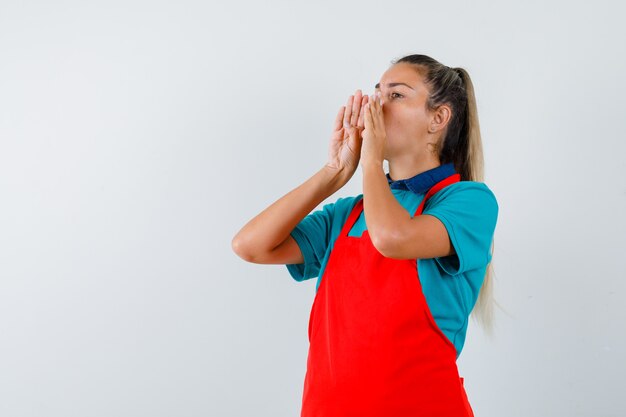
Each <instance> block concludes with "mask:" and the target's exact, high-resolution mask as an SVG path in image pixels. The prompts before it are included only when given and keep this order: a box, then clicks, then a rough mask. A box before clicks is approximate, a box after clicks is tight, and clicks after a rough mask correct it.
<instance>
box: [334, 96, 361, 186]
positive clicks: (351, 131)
mask: <svg viewBox="0 0 626 417" xmlns="http://www.w3.org/2000/svg"><path fill="white" fill-rule="evenodd" d="M367 101H368V96H363V94H362V93H361V90H356V93H355V94H354V95H351V96H350V98H349V99H348V103H347V104H346V105H345V106H341V108H340V109H339V112H338V113H337V117H336V118H335V123H334V125H333V134H332V136H331V139H330V145H329V147H328V162H327V163H326V166H327V167H328V168H331V169H334V170H338V171H342V172H344V173H345V175H346V176H347V177H348V178H350V177H351V176H352V174H354V171H356V168H357V166H358V165H359V158H360V155H361V142H362V138H361V132H362V131H363V129H364V128H365V121H364V118H363V116H364V109H365V104H366V103H367Z"/></svg>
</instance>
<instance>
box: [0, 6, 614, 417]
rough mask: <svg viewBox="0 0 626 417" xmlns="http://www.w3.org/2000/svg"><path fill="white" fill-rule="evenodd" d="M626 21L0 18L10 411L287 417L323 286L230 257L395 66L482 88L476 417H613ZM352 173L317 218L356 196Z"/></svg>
mask: <svg viewBox="0 0 626 417" xmlns="http://www.w3.org/2000/svg"><path fill="white" fill-rule="evenodd" d="M623 16H624V10H622V6H618V2H612V3H611V2H607V1H596V2H594V3H593V4H592V3H591V2H582V1H552V2H546V1H541V2H540V1H524V2H521V1H516V2H509V3H508V4H506V3H504V2H490V1H475V2H465V1H448V2H445V3H442V2H415V1H412V2H408V1H407V2H393V1H391V2H386V3H383V2H379V1H376V2H373V1H346V2H337V1H333V2H324V1H317V2H307V3H304V2H294V1H286V0H285V1H273V2H256V1H248V2H232V3H226V2H219V3H218V2H215V3H211V2H206V1H205V2H201V1H196V2H193V1H176V2H164V1H143V2H141V1H129V0H125V1H106V2H105V1H98V2H95V1H56V2H50V1H39V2H21V1H7V0H4V1H2V2H0V415H1V416H3V417H18V416H19V417H21V416H32V417H42V416H45V417H48V416H50V417H52V416H54V417H56V416H59V417H61V416H62V417H70V416H80V417H88V416H89V417H91V416H149V417H157V416H219V417H222V416H223V417H230V416H242V417H245V416H252V415H254V416H259V417H260V416H296V415H299V411H300V403H301V396H302V384H303V380H304V372H305V365H306V355H307V349H308V340H307V320H308V316H309V311H310V307H311V303H312V301H313V297H314V293H315V279H312V280H309V281H305V282H302V283H297V282H296V281H294V280H292V278H291V277H290V276H289V274H288V272H287V269H286V268H285V267H284V266H281V265H256V264H249V263H246V262H245V261H243V260H241V259H239V258H238V257H237V256H236V255H235V254H234V253H233V252H232V250H231V246H230V243H231V239H232V237H233V236H234V234H235V233H236V232H237V231H238V230H239V228H240V227H242V226H243V225H244V224H245V222H247V221H248V220H249V219H250V218H252V217H253V216H254V215H256V214H257V213H258V212H260V211H261V210H262V209H264V208H265V207H267V206H268V205H269V204H270V203H272V202H273V201H275V200H276V199H278V198H279V197H281V196H282V195H284V194H286V193H287V192H288V191H290V190H291V189H293V188H295V187H296V186H298V185H299V184H301V183H302V182H303V181H305V180H306V179H307V178H309V177H310V176H311V175H313V174H314V173H315V172H316V171H317V170H318V169H319V168H320V167H321V166H322V164H323V163H324V162H325V158H326V153H327V145H328V140H329V138H330V132H331V128H332V123H333V120H334V116H335V114H336V112H337V110H338V109H339V107H340V106H341V105H343V104H344V103H345V102H346V100H347V98H348V96H349V95H350V94H352V93H353V92H354V91H355V90H356V89H357V88H361V89H363V91H364V92H365V93H366V94H371V93H372V92H373V86H374V84H375V83H376V82H378V81H379V80H380V77H381V75H382V73H383V72H384V71H385V70H386V69H387V68H388V66H389V64H390V62H391V60H392V59H397V58H400V57H401V56H403V55H407V54H412V53H422V54H427V55H430V56H432V57H434V58H435V59H438V60H440V61H441V62H443V63H444V64H446V65H448V66H462V67H463V68H465V69H467V70H468V72H469V73H470V75H471V77H472V80H473V82H474V85H475V88H476V94H477V100H478V108H479V117H480V124H481V131H482V135H483V143H484V149H485V161H486V170H485V173H486V177H485V182H486V183H487V184H488V186H489V187H490V188H491V189H492V190H493V191H494V193H495V195H496V197H497V199H498V203H499V207H500V212H499V218H498V224H497V227H496V235H495V252H494V258H493V264H494V268H495V281H494V284H495V291H496V300H497V301H498V302H499V303H500V304H501V305H502V306H503V308H504V309H505V310H506V311H503V310H497V322H496V325H497V327H496V334H495V337H494V338H493V339H490V338H488V337H487V336H486V335H485V334H484V333H483V332H482V330H481V329H480V327H478V326H477V325H476V324H475V323H474V322H471V323H470V326H469V329H468V335H467V341H466V344H465V347H464V349H463V352H462V354H461V357H460V358H459V362H458V365H459V370H460V374H461V376H464V377H465V378H466V390H467V393H468V396H469V399H470V402H471V404H472V406H473V408H474V411H475V414H476V417H499V416H508V417H517V416H520V417H521V416H523V417H528V416H533V417H539V416H549V417H560V416H563V417H577V416H589V417H608V416H623V415H624V414H625V413H626V406H625V405H624V401H623V393H624V387H625V385H624V372H625V371H626V361H625V360H624V353H625V349H624V348H625V347H626V346H625V345H626V334H625V332H624V322H625V320H626V308H625V307H624V301H625V289H626V284H625V280H626V272H625V270H624V256H625V254H626V252H625V249H626V220H625V219H624V214H625V213H626V179H625V178H626V176H625V174H624V171H625V168H626V165H625V164H624V154H625V151H626V145H625V142H626V137H625V134H624V131H625V128H626V117H625V116H624V114H625V111H626V108H625V106H624V97H625V95H626V88H625V82H624V80H625V74H626V60H625V58H624V53H623V40H624V39H625V38H626V33H625V30H624V29H623V25H622V23H623V19H622V18H623ZM361 179H362V177H361V174H360V169H359V170H358V171H357V174H356V175H355V177H353V179H352V180H351V181H350V183H348V185H346V186H345V187H344V188H343V189H341V190H340V191H338V192H337V193H336V194H335V195H333V196H331V198H329V199H328V200H327V201H326V202H330V201H334V200H335V199H336V198H338V197H340V196H347V195H354V194H358V193H360V192H361V190H362V188H361V186H362V184H361Z"/></svg>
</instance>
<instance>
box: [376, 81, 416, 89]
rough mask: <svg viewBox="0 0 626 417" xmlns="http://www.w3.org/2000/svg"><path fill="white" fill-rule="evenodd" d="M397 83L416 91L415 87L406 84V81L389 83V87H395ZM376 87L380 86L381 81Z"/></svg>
mask: <svg viewBox="0 0 626 417" xmlns="http://www.w3.org/2000/svg"><path fill="white" fill-rule="evenodd" d="M396 85H406V86H407V87H409V88H410V89H411V90H413V91H415V89H414V88H413V87H411V86H410V85H408V84H406V83H388V84H387V87H389V88H391V87H395V86H396ZM374 88H380V83H377V84H376V85H375V86H374Z"/></svg>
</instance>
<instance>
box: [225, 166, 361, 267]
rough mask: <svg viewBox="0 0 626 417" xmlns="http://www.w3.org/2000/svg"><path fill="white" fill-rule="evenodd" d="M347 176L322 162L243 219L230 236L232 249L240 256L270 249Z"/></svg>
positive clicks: (348, 176) (246, 256) (343, 183)
mask: <svg viewBox="0 0 626 417" xmlns="http://www.w3.org/2000/svg"><path fill="white" fill-rule="evenodd" d="M350 176H351V175H349V174H347V173H345V172H344V171H340V170H334V169H332V168H328V167H326V166H324V167H323V168H321V169H320V170H319V171H317V173H315V174H314V175H313V176H311V177H310V178H309V179H308V180H306V181H305V182H304V183H302V184H301V185H300V186H298V187H297V188H295V189H293V190H291V191H290V192H289V193H287V194H285V195H284V196H283V197H281V198H280V199H278V200H277V201H275V202H274V203H272V204H271V205H270V206H269V207H267V208H266V209H265V210H263V211H262V212H261V213H259V214H258V215H257V216H256V217H254V218H253V219H252V220H250V221H249V222H248V223H246V225H245V226H243V228H241V230H240V231H239V232H238V233H237V234H236V235H235V237H234V238H233V240H232V247H233V250H234V251H235V252H236V253H237V254H238V255H239V256H241V257H243V258H257V257H262V255H263V254H265V253H269V252H271V251H272V250H273V249H274V248H276V247H277V246H278V245H280V244H281V243H282V242H283V241H284V240H285V239H286V238H287V237H288V236H289V234H290V233H291V231H292V230H293V229H294V228H295V227H296V225H297V224H298V223H299V222H300V221H301V220H302V219H303V218H304V217H305V216H306V215H308V214H309V213H310V212H311V211H312V210H313V209H314V208H315V207H317V205H318V204H320V203H321V202H322V201H324V200H325V199H326V198H328V197H329V196H330V195H332V194H334V193H335V191H337V190H339V189H340V188H341V187H343V186H344V185H345V184H346V182H347V181H348V180H349V179H350Z"/></svg>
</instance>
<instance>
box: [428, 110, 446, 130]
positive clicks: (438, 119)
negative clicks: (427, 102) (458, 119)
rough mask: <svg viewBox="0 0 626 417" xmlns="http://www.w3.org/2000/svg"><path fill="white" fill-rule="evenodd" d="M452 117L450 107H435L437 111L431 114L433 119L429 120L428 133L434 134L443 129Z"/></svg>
mask: <svg viewBox="0 0 626 417" xmlns="http://www.w3.org/2000/svg"><path fill="white" fill-rule="evenodd" d="M451 117H452V111H451V109H450V106H448V105H447V104H442V105H441V106H439V107H437V110H435V112H434V113H433V117H432V118H431V119H430V126H429V127H428V132H429V133H435V132H437V131H440V130H443V129H445V127H446V125H447V124H448V122H449V121H450V118H451Z"/></svg>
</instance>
